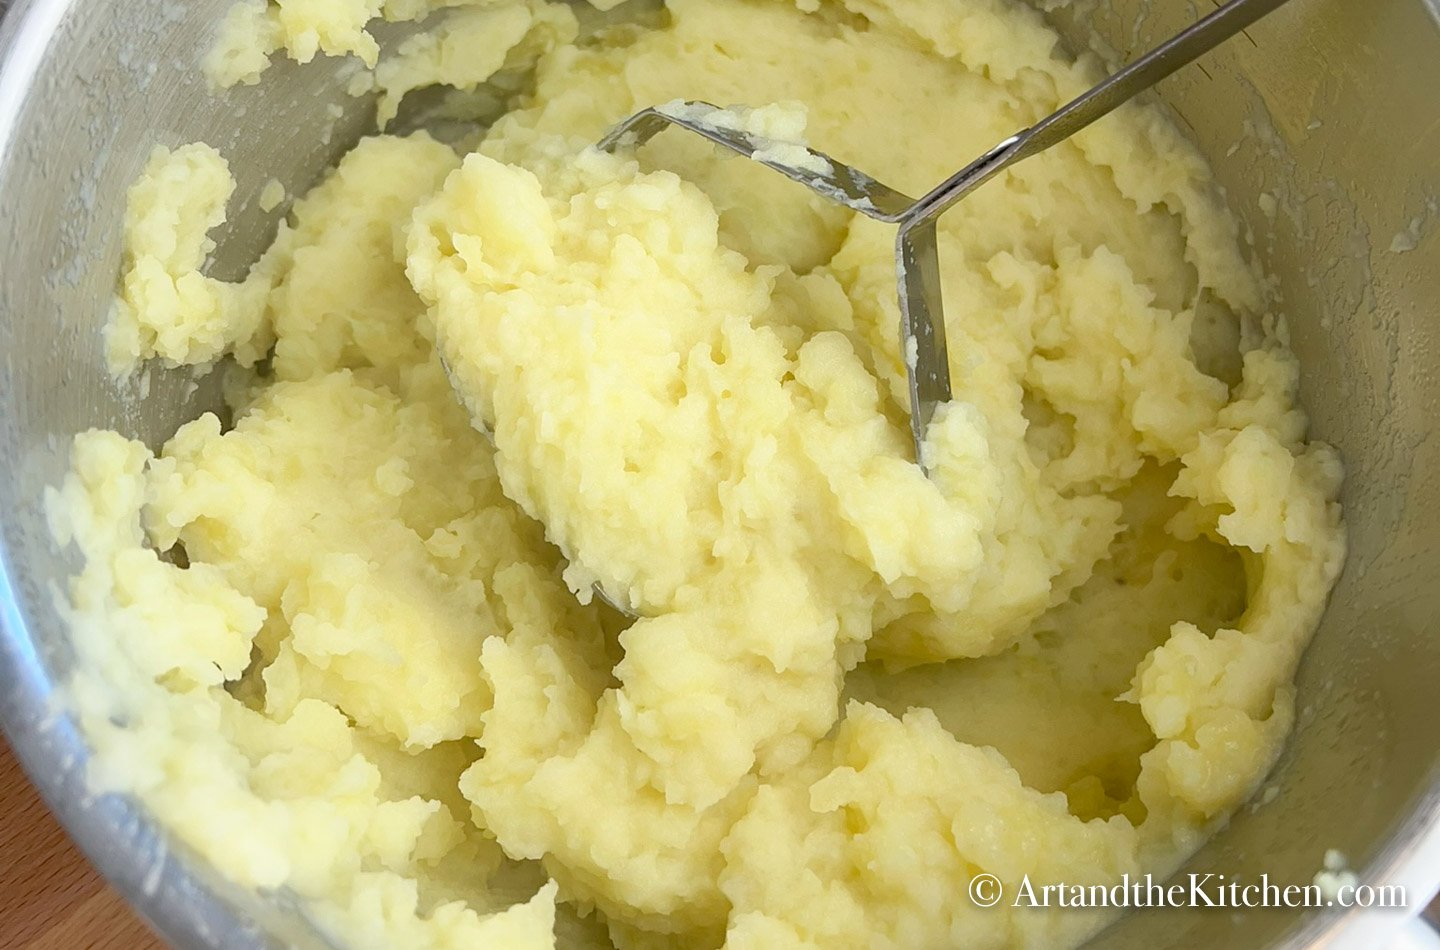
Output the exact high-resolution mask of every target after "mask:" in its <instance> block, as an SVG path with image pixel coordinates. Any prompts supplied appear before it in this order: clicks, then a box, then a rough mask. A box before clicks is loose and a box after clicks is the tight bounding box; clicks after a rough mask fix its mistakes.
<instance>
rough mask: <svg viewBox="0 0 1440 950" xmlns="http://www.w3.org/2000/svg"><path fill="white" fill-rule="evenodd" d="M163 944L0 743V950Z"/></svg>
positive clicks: (154, 949) (154, 948)
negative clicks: (81, 848)
mask: <svg viewBox="0 0 1440 950" xmlns="http://www.w3.org/2000/svg"><path fill="white" fill-rule="evenodd" d="M0 6H3V0H0ZM164 946H165V944H164V943H163V942H162V941H161V940H160V939H159V938H158V937H156V936H155V935H154V934H152V933H151V932H150V928H149V927H147V926H146V925H145V923H144V922H143V921H141V920H140V918H139V917H137V916H135V914H134V913H133V912H132V911H131V910H130V908H129V907H128V906H127V905H126V903H125V901H124V899H123V898H121V897H120V895H119V894H117V893H116V892H115V891H114V890H113V889H112V888H111V887H110V886H109V885H108V884H106V883H105V881H104V879H103V878H101V877H100V875H99V874H98V873H96V871H95V869H94V868H92V867H91V866H90V862H89V861H87V860H85V856H84V855H82V854H81V853H80V852H79V851H78V850H77V849H76V848H75V845H74V844H72V843H71V841H70V836H69V835H67V834H66V833H65V831H64V830H63V829H62V828H61V827H60V825H59V824H58V823H57V822H56V821H55V818H54V817H53V816H52V815H51V814H50V809H48V808H46V807H45V803H44V802H42V801H41V800H40V796H39V794H38V793H37V792H36V791H35V788H34V786H32V785H31V784H30V780H29V779H28V778H26V777H25V773H24V771H22V770H21V768H20V763H18V762H16V761H15V756H14V755H13V754H12V753H11V751H10V746H9V745H7V744H6V743H5V740H4V739H3V738H0V947H4V948H6V950H161V948H163V947H164Z"/></svg>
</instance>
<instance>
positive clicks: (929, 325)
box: [597, 0, 1286, 604]
mask: <svg viewBox="0 0 1440 950" xmlns="http://www.w3.org/2000/svg"><path fill="white" fill-rule="evenodd" d="M1285 2H1286V0H1229V2H1228V3H1226V4H1224V5H1223V6H1220V7H1217V8H1216V9H1215V10H1213V11H1212V12H1211V13H1209V14H1207V15H1206V16H1203V17H1201V18H1200V19H1199V20H1197V21H1196V22H1195V23H1193V24H1191V25H1190V26H1188V27H1186V28H1185V29H1183V30H1181V31H1180V32H1179V33H1178V34H1176V35H1175V36H1173V37H1171V38H1170V39H1168V40H1166V41H1165V42H1163V43H1161V44H1160V45H1159V46H1157V47H1155V48H1154V49H1153V50H1151V51H1150V52H1148V53H1146V54H1145V55H1143V56H1141V57H1140V58H1139V59H1136V60H1135V61H1134V62H1132V63H1129V64H1128V65H1126V66H1125V67H1124V68H1122V69H1119V70H1117V71H1116V72H1115V73H1114V74H1113V75H1111V76H1109V77H1107V78H1106V79H1104V80H1102V81H1101V82H1099V83H1098V84H1096V85H1095V86H1094V87H1093V88H1091V89H1089V90H1087V91H1085V92H1084V93H1081V94H1080V95H1079V96H1077V97H1075V98H1074V99H1072V100H1071V101H1070V102H1067V103H1066V104H1065V105H1063V106H1061V107H1060V108H1059V109H1057V110H1055V112H1053V113H1052V114H1050V115H1048V116H1046V117H1045V118H1044V119H1041V120H1040V121H1039V122H1037V123H1035V124H1034V125H1032V126H1031V127H1030V128H1028V129H1023V130H1021V131H1019V132H1017V133H1015V134H1014V135H1012V136H1010V137H1009V138H1008V139H1006V140H1005V141H1003V142H1001V143H1000V144H999V145H996V146H995V147H994V148H992V149H990V150H989V151H988V152H986V153H985V154H984V155H981V156H980V157H979V158H977V159H975V160H974V161H972V162H971V163H970V164H968V165H966V166H965V167H963V168H961V169H960V170H959V171H958V172H956V173H955V174H953V175H951V176H950V177H949V178H947V179H945V180H944V181H942V182H941V183H940V184H938V185H936V186H935V187H934V188H933V189H931V190H930V191H929V192H927V193H926V194H925V195H923V196H922V197H920V198H919V199H915V198H910V197H909V196H907V195H906V194H905V193H904V192H900V191H896V190H895V189H894V188H891V187H890V186H889V185H886V184H884V183H883V182H880V181H877V180H876V179H874V178H872V177H871V176H869V175H867V174H866V173H865V172H863V171H860V170H859V169H855V168H851V167H850V166H849V165H846V164H845V163H844V162H840V161H836V160H835V159H834V158H831V157H830V156H829V155H826V154H824V153H823V152H817V151H816V150H814V149H812V148H809V147H808V146H803V145H801V146H798V147H799V148H800V149H801V150H802V151H803V152H804V153H805V156H806V160H805V161H804V163H803V164H797V163H795V162H790V161H786V160H785V159H784V158H782V157H780V156H779V155H776V154H773V153H768V150H769V149H770V148H771V146H773V145H774V144H775V143H773V142H771V141H770V140H768V139H766V138H764V137H762V136H757V135H753V134H751V133H749V132H747V131H745V130H744V129H740V128H735V127H732V125H731V124H729V123H726V122H723V121H717V120H722V119H723V118H724V116H725V110H723V109H720V108H719V107H717V106H714V105H712V104H710V103H708V102H696V101H690V102H682V103H678V104H677V103H671V104H668V105H663V106H653V107H651V108H648V109H642V110H641V111H639V112H637V113H635V114H634V115H632V116H629V117H628V118H626V119H624V120H623V121H621V122H619V123H618V124H616V125H615V126H614V127H613V128H612V129H610V131H609V132H607V133H606V134H605V136H604V137H603V138H601V139H600V141H599V142H598V143H597V145H598V147H599V148H601V149H602V150H604V151H607V152H611V151H614V150H615V149H617V148H622V147H624V148H634V147H638V146H640V145H644V144H645V143H646V142H648V141H650V139H652V138H654V137H655V136H656V135H658V134H660V133H661V132H663V131H664V130H665V129H666V128H668V127H670V126H674V127H676V128H681V129H685V130H686V131H688V132H690V133H692V134H694V135H699V136H701V137H703V138H705V139H708V140H709V141H711V142H713V143H714V144H716V145H718V146H720V147H721V148H724V149H728V150H729V151H731V152H734V153H735V154H737V155H741V156H743V157H745V158H748V159H751V160H752V161H757V162H759V163H760V164H762V165H765V166H767V167H769V168H772V169H774V170H775V171H777V172H779V173H780V174H782V175H784V176H785V177H786V178H789V179H790V180H791V181H794V182H798V183H799V184H802V185H804V186H805V187H806V188H809V189H810V190H811V191H813V192H815V193H816V194H818V195H820V196H821V197H822V198H825V199H827V200H829V201H834V202H836V203H838V204H842V205H844V206H845V207H847V208H850V209H851V210H853V211H858V212H859V213H861V214H863V215H865V216H866V217H870V218H874V219H875V220H877V221H883V222H885V223H886V224H897V225H899V229H898V232H897V233H896V236H895V282H896V286H897V289H898V294H897V296H898V297H899V303H900V352H901V353H904V354H905V377H906V382H907V384H908V388H909V390H910V437H911V439H912V440H913V441H914V443H915V461H916V462H917V463H918V464H919V465H920V466H921V468H927V467H928V466H927V465H926V462H925V452H924V448H925V433H926V431H927V430H928V429H929V428H930V422H931V420H933V419H934V418H935V412H936V410H937V409H939V407H940V406H941V405H943V404H944V403H947V402H949V401H950V399H951V391H950V356H949V353H948V350H947V348H946V345H945V306H944V303H945V302H944V299H943V296H942V293H941V286H940V260H939V252H938V250H937V248H936V243H935V227H936V224H935V221H936V219H937V218H939V217H940V215H942V214H944V213H945V212H946V211H947V210H948V209H950V208H952V207H954V206H955V204H956V203H957V202H959V201H960V200H961V199H963V198H964V197H965V196H966V195H968V194H969V193H970V192H972V191H974V190H975V189H976V188H979V187H980V186H981V185H983V184H985V182H987V181H989V180H990V179H991V178H994V177H995V176H996V175H998V174H1000V173H1001V172H1003V171H1004V170H1005V169H1007V168H1009V167H1010V166H1011V165H1014V164H1015V163H1017V162H1023V161H1024V160H1025V159H1027V158H1030V157H1032V156H1035V155H1039V154H1040V153H1041V152H1043V151H1045V150H1046V149H1048V148H1051V147H1053V146H1055V145H1058V144H1059V143H1061V142H1063V141H1065V140H1066V139H1068V138H1069V137H1070V136H1072V135H1074V134H1075V133H1076V132H1079V131H1080V130H1081V129H1083V128H1085V127H1086V126H1088V125H1090V124H1091V123H1092V122H1096V121H1098V120H1100V119H1102V118H1104V117H1105V116H1107V115H1109V114H1110V113H1111V112H1114V111H1115V110H1116V109H1118V108H1119V107H1120V106H1122V105H1124V104H1125V103H1127V102H1129V101H1130V100H1131V99H1134V98H1135V97H1136V96H1138V95H1140V94H1141V93H1142V92H1145V91H1146V90H1148V89H1150V88H1151V87H1152V86H1154V85H1155V84H1156V83H1157V82H1159V81H1160V80H1162V79H1165V78H1166V77H1168V76H1170V75H1171V74H1173V73H1174V72H1175V71H1176V70H1177V69H1180V68H1181V67H1182V66H1186V65H1188V64H1189V63H1192V62H1194V61H1195V60H1196V59H1197V58H1199V57H1201V56H1203V55H1205V54H1206V53H1208V52H1210V51H1211V50H1212V49H1214V48H1215V47H1216V46H1218V45H1220V44H1221V43H1223V42H1225V41H1226V40H1228V39H1230V38H1231V37H1233V36H1234V35H1235V34H1236V33H1239V32H1240V31H1242V30H1244V29H1245V28H1246V27H1248V26H1251V25H1253V24H1254V23H1255V22H1256V21H1258V20H1259V19H1260V18H1261V17H1263V16H1265V15H1266V14H1267V13H1271V12H1273V11H1274V10H1275V9H1276V8H1277V7H1279V6H1280V5H1281V4H1283V3H1285ZM600 596H601V597H604V598H605V599H606V600H607V602H610V603H612V604H613V603H614V602H613V601H611V600H610V598H609V597H608V596H607V595H606V594H605V593H604V592H603V591H602V592H601V594H600Z"/></svg>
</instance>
